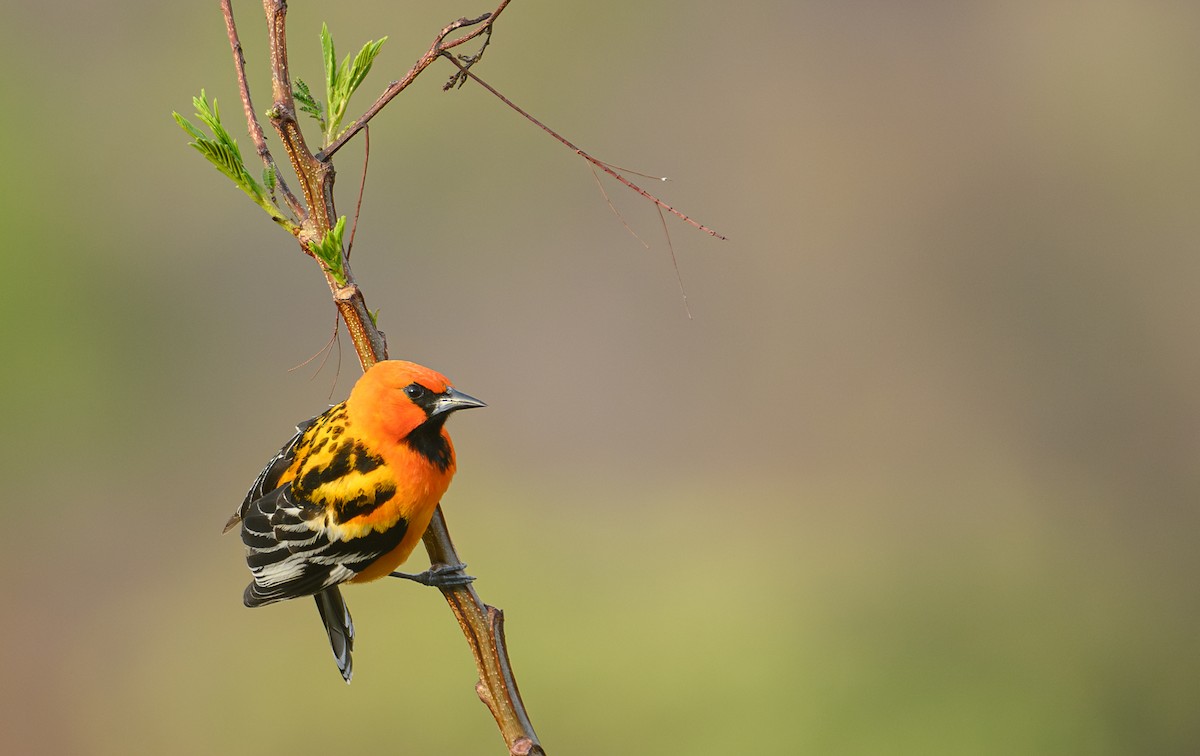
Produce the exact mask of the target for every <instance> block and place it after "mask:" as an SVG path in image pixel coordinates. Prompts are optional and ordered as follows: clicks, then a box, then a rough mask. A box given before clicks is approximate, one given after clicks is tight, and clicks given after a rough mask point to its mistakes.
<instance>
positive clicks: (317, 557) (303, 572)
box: [242, 482, 408, 606]
mask: <svg viewBox="0 0 1200 756" xmlns="http://www.w3.org/2000/svg"><path fill="white" fill-rule="evenodd" d="M407 529H408V528H407V527H406V523H405V521H404V520H401V521H399V522H398V523H397V525H396V526H394V527H391V528H388V529H386V530H382V531H379V530H372V531H368V532H367V533H366V534H365V535H361V536H358V537H355V538H343V537H342V536H343V533H342V530H341V528H340V527H339V526H338V525H336V524H334V523H332V522H331V521H330V518H329V517H328V511H327V510H326V509H325V507H323V506H321V505H318V504H314V503H313V502H311V501H308V500H306V499H303V498H299V497H298V496H297V495H296V493H295V489H294V488H293V487H292V484H291V483H290V482H288V483H284V484H283V485H282V486H280V487H279V488H276V489H275V490H274V491H272V492H270V493H269V494H267V495H266V496H263V497H262V498H260V499H255V500H254V501H252V502H250V504H249V506H248V507H247V510H246V514H245V516H244V517H243V518H242V542H243V543H245V544H246V563H247V564H248V565H250V574H251V575H253V577H254V580H253V582H251V583H250V585H248V586H246V592H245V594H244V596H243V599H244V601H245V604H246V606H262V605H264V604H272V603H274V602H276V601H282V600H284V599H289V598H295V597H297V596H311V595H313V594H316V593H319V592H321V591H323V590H325V589H326V588H328V587H330V586H333V585H337V584H339V583H344V582H346V581H347V580H349V579H350V578H352V577H354V576H355V575H357V574H358V573H359V572H361V571H362V570H364V569H366V567H367V566H368V565H370V564H371V563H372V562H374V561H375V560H376V559H378V558H379V557H381V556H383V555H384V554H386V553H388V552H390V551H392V550H393V549H395V548H396V547H397V546H398V545H400V541H401V540H402V539H403V538H404V533H405V531H406V530H407Z"/></svg>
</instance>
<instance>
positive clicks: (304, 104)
mask: <svg viewBox="0 0 1200 756" xmlns="http://www.w3.org/2000/svg"><path fill="white" fill-rule="evenodd" d="M292 96H293V97H295V98H296V102H298V103H300V110H301V112H304V113H308V114H309V115H310V116H312V117H313V118H315V119H316V121H317V124H318V125H319V126H320V128H321V132H322V133H324V132H325V106H324V105H322V104H321V101H320V100H318V99H317V98H315V97H313V94H312V90H310V89H309V88H308V84H306V83H305V82H304V79H301V78H297V79H296V89H295V91H293V92H292Z"/></svg>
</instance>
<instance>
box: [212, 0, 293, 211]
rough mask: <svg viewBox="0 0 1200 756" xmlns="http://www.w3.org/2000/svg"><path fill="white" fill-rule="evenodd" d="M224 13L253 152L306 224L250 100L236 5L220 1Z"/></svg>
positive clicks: (288, 204) (227, 1) (290, 206)
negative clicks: (234, 9) (234, 11)
mask: <svg viewBox="0 0 1200 756" xmlns="http://www.w3.org/2000/svg"><path fill="white" fill-rule="evenodd" d="M221 14H222V15H223V16H224V17H225V32H226V34H228V36H229V47H230V49H231V50H232V52H233V67H234V68H235V69H236V70H237V80H238V90H239V91H240V92H241V95H242V107H243V108H244V109H245V111H246V127H247V130H248V131H249V132H250V139H251V141H253V142H254V149H255V150H256V151H257V152H258V156H259V158H261V159H262V161H263V165H265V166H266V167H267V170H269V171H271V172H272V173H274V174H275V180H276V181H277V182H278V185H279V191H281V192H283V199H284V201H285V202H287V206H288V207H289V208H291V211H292V213H293V214H294V215H295V216H296V217H297V218H298V219H299V220H300V221H303V220H304V218H305V215H306V214H305V212H304V207H303V206H302V205H301V204H300V201H299V200H298V199H296V195H294V194H292V190H291V189H289V188H288V185H287V182H286V181H284V178H283V174H282V173H280V172H279V166H278V165H277V164H276V163H275V158H274V157H273V156H272V155H271V149H270V148H269V147H268V146H267V139H266V137H265V136H264V135H263V130H262V126H260V125H259V123H258V118H257V116H255V114H254V105H253V104H252V103H251V101H250V84H249V83H248V82H247V81H246V56H245V54H244V53H243V52H242V41H241V40H240V39H239V38H238V33H237V25H236V24H234V22H233V5H232V4H231V2H230V0H221Z"/></svg>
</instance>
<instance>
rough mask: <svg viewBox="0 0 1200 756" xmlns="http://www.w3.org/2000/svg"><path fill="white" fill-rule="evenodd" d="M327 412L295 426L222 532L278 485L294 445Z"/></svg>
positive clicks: (290, 458) (226, 531)
mask: <svg viewBox="0 0 1200 756" xmlns="http://www.w3.org/2000/svg"><path fill="white" fill-rule="evenodd" d="M326 414H328V411H326V412H324V413H322V414H320V415H317V416H316V417H313V418H309V419H308V420H305V421H304V422H302V423H300V424H299V425H297V426H296V434H295V435H294V436H292V437H291V438H290V439H288V442H287V443H286V444H284V445H283V448H282V449H280V450H279V452H278V453H277V454H276V455H275V456H274V457H272V458H271V461H270V462H268V463H267V466H266V467H264V468H263V470H262V472H260V473H259V474H258V477H257V478H255V479H254V484H253V485H251V486H250V490H249V491H247V492H246V498H245V499H242V503H241V506H239V507H238V508H237V511H236V512H234V513H233V516H232V517H230V518H229V520H228V521H227V522H226V523H225V530H223V531H221V532H223V533H228V532H229V531H231V530H233V528H234V526H235V525H237V524H238V523H239V522H241V521H242V518H244V517H245V516H246V511H247V510H248V509H249V508H250V503H251V502H252V501H254V500H255V499H261V498H262V497H263V496H265V495H266V494H267V493H268V492H269V491H272V490H274V489H275V488H278V487H279V479H280V477H282V476H283V474H284V473H285V472H287V469H288V468H289V467H291V466H292V462H294V461H295V459H296V447H297V446H299V444H300V441H301V440H302V439H303V438H304V434H305V433H307V432H308V429H309V428H311V427H313V425H315V424H316V422H317V421H318V420H320V419H321V418H322V417H324V416H325V415H326Z"/></svg>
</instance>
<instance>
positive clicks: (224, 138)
mask: <svg viewBox="0 0 1200 756" xmlns="http://www.w3.org/2000/svg"><path fill="white" fill-rule="evenodd" d="M192 105H194V106H195V108H196V117H197V118H199V119H200V121H201V123H203V124H204V125H205V126H207V127H208V130H209V131H210V132H212V136H211V137H209V136H205V134H204V132H203V131H201V130H200V129H199V128H197V127H196V126H195V125H194V124H193V123H192V122H191V121H189V120H188V119H186V118H184V117H183V116H181V115H180V114H179V113H174V112H173V113H172V115H173V116H174V117H175V122H176V123H178V124H179V127H180V128H181V129H183V130H184V131H186V132H187V134H188V136H190V137H191V138H192V141H191V142H190V143H189V144H190V145H191V146H192V147H195V148H196V151H197V152H199V153H200V154H201V155H203V156H204V157H205V159H207V160H208V162H210V163H212V164H213V166H214V167H216V169H217V170H218V171H220V172H221V173H223V174H225V176H227V177H228V178H229V179H230V180H231V181H233V183H234V184H236V185H237V187H238V188H239V189H241V190H242V191H243V192H245V193H246V194H247V195H248V196H249V197H250V199H252V200H254V203H255V204H257V205H258V206H259V207H261V208H262V209H263V210H265V211H266V212H267V213H268V214H269V215H270V216H271V217H272V218H274V219H275V221H276V222H278V223H281V224H283V225H284V226H286V227H289V228H290V227H291V226H292V224H291V222H290V221H288V219H287V218H286V217H285V216H284V215H283V213H281V212H280V211H279V208H277V207H276V206H275V204H274V203H273V202H272V201H271V200H270V198H268V197H267V194H266V192H265V191H264V190H263V187H262V186H260V185H259V183H258V182H257V181H255V180H254V177H252V176H251V175H250V172H249V171H248V170H246V164H245V162H244V161H243V160H242V152H241V150H239V149H238V144H237V140H236V139H234V138H233V137H232V136H230V134H229V132H228V131H226V130H225V127H224V126H222V125H221V111H220V109H219V108H218V107H217V101H216V100H215V99H214V100H213V101H212V104H211V105H209V103H208V97H207V96H206V95H205V93H204V90H203V89H201V90H200V96H199V97H193V98H192ZM264 183H266V184H267V185H268V186H269V187H270V191H274V189H275V176H274V174H271V176H270V179H269V180H268V179H267V177H266V175H264Z"/></svg>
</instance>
